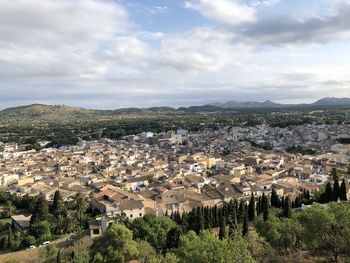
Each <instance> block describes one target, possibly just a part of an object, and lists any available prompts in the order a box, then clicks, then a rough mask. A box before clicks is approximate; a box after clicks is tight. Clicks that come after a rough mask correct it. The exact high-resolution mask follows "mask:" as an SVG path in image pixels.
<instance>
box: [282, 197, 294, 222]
mask: <svg viewBox="0 0 350 263" xmlns="http://www.w3.org/2000/svg"><path fill="white" fill-rule="evenodd" d="M283 216H284V217H286V218H290V217H291V216H292V211H291V203H290V199H289V196H287V197H286V198H285V199H284V205H283Z"/></svg>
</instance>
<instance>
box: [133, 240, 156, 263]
mask: <svg viewBox="0 0 350 263" xmlns="http://www.w3.org/2000/svg"><path fill="white" fill-rule="evenodd" d="M137 251H138V255H137V259H138V260H139V261H140V262H141V263H146V262H147V263H148V262H152V261H154V260H155V259H156V250H155V249H154V247H152V246H151V245H150V244H149V243H148V242H147V241H144V240H141V241H140V242H137Z"/></svg>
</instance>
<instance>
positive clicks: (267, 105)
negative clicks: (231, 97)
mask: <svg viewBox="0 0 350 263" xmlns="http://www.w3.org/2000/svg"><path fill="white" fill-rule="evenodd" d="M209 105H211V106H216V107H220V108H277V107H282V106H285V105H283V104H279V103H275V102H273V101H270V100H266V101H264V102H257V101H246V102H238V101H228V102H225V103H211V104H209Z"/></svg>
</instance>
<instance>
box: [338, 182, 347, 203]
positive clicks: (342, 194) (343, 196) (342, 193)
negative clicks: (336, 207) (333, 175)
mask: <svg viewBox="0 0 350 263" xmlns="http://www.w3.org/2000/svg"><path fill="white" fill-rule="evenodd" d="M339 198H340V200H342V201H347V200H348V198H347V189H346V182H345V179H343V181H342V182H341V185H340V190H339Z"/></svg>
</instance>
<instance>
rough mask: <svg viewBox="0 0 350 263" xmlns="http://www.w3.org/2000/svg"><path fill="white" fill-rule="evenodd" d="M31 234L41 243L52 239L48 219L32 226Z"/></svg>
mask: <svg viewBox="0 0 350 263" xmlns="http://www.w3.org/2000/svg"><path fill="white" fill-rule="evenodd" d="M30 232H31V234H32V235H33V236H34V237H35V238H36V239H37V240H38V242H39V243H42V242H45V241H48V240H51V238H52V235H51V230H50V223H49V222H48V221H40V222H37V223H35V224H33V225H32V226H31V227H30Z"/></svg>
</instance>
